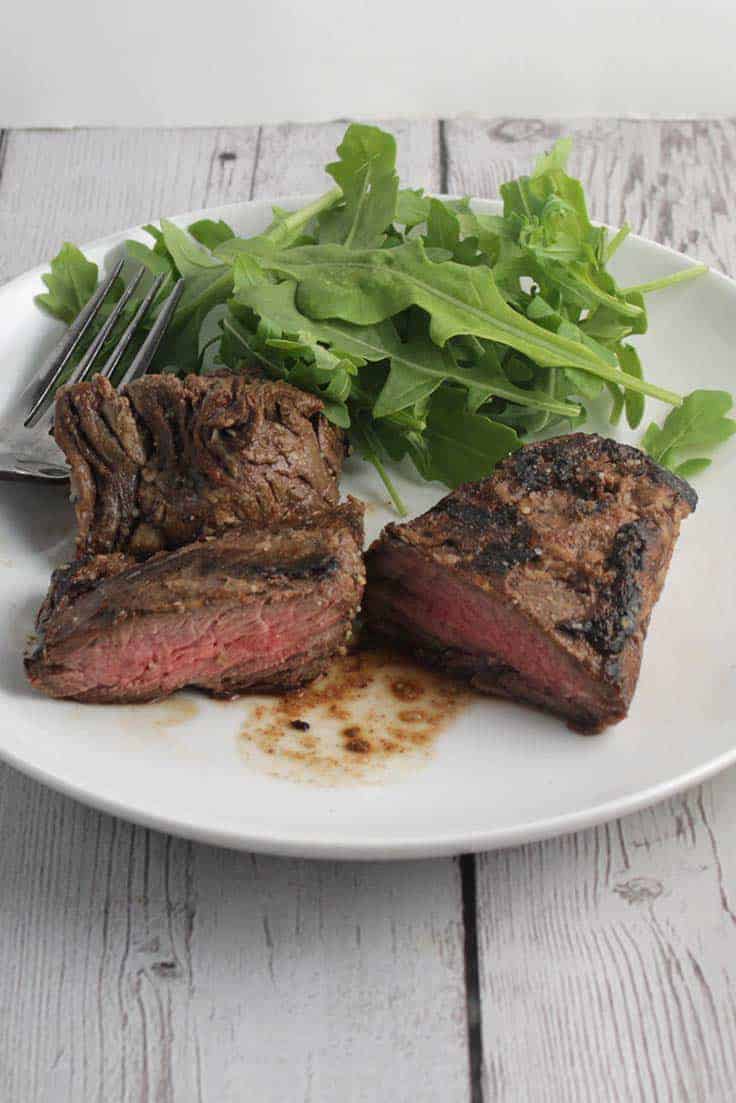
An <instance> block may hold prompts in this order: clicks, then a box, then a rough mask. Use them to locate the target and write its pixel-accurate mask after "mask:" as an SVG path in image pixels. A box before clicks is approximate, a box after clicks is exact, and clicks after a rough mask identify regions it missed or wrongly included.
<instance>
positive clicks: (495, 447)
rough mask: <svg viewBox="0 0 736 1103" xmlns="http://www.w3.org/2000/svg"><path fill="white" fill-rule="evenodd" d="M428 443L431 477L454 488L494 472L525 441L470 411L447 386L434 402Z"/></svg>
mask: <svg viewBox="0 0 736 1103" xmlns="http://www.w3.org/2000/svg"><path fill="white" fill-rule="evenodd" d="M424 445H425V448H426V450H427V461H428V463H427V469H426V470H427V474H428V477H429V478H433V479H437V480H438V481H439V482H442V483H445V485H446V486H449V487H451V488H453V489H454V488H455V487H456V486H460V484H461V483H464V482H472V481H474V480H476V479H482V478H483V477H484V476H485V475H488V474H490V472H491V471H492V470H493V468H494V466H495V465H496V464H497V463H498V461H499V460H501V459H503V457H504V456H508V454H509V453H510V452H515V451H516V450H517V449H518V448H520V447H521V441H520V440H519V438H518V436H517V435H516V433H515V432H514V430H513V429H511V428H509V427H508V426H507V425H502V424H500V423H499V422H497V421H492V420H491V418H489V417H486V415H485V414H471V413H469V412H468V410H467V409H466V408H465V404H464V402H463V401H462V395H460V394H458V392H456V391H453V390H451V389H450V388H443V389H442V391H441V392H439V393H438V394H436V395H435V396H434V398H433V400H432V402H431V403H430V408H429V415H428V418H427V429H426V433H425V435H424Z"/></svg>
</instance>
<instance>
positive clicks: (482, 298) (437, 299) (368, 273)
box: [262, 241, 679, 403]
mask: <svg viewBox="0 0 736 1103" xmlns="http://www.w3.org/2000/svg"><path fill="white" fill-rule="evenodd" d="M262 263H263V265H264V267H265V268H267V269H271V270H273V271H275V272H277V273H278V274H280V275H282V276H291V277H293V278H294V279H296V280H298V281H299V290H298V295H297V301H298V304H299V306H300V308H301V309H302V310H303V311H304V313H306V314H308V315H310V317H314V318H342V319H344V320H345V321H349V322H354V323H357V324H359V325H360V324H363V325H366V324H368V325H369V324H371V323H376V322H381V321H384V320H385V319H386V318H389V317H391V316H392V315H394V314H399V313H401V311H403V310H405V309H406V308H407V307H409V306H411V305H415V306H419V307H421V308H422V309H423V310H425V311H426V312H427V314H428V315H429V317H430V324H429V336H430V338H431V339H432V341H433V342H434V343H435V344H436V345H439V346H440V347H441V346H443V345H444V344H445V343H446V342H447V341H448V340H449V338H451V337H454V336H456V335H458V334H469V335H471V336H475V337H485V338H486V339H488V340H491V341H498V342H500V343H501V344H504V345H508V346H510V347H511V348H515V349H518V351H519V352H523V353H524V354H525V355H527V356H529V357H530V358H531V359H533V360H534V361H535V362H536V363H538V364H541V365H543V366H545V367H574V368H577V369H578V370H579V371H581V372H589V373H590V374H592V375H597V376H599V377H600V378H601V379H608V380H609V381H610V382H612V383H620V382H622V380H624V381H625V382H626V386H627V387H629V388H630V389H631V390H635V391H639V392H640V393H642V394H650V395H653V396H655V397H657V398H661V399H662V400H663V401H665V402H671V403H677V402H678V401H679V399H678V397H677V395H676V394H674V393H673V392H672V391H667V390H665V389H664V388H662V387H658V386H655V384H653V383H647V382H645V381H644V380H639V379H636V378H635V377H632V378H626V377H625V376H624V374H623V373H622V372H621V370H620V369H619V368H613V367H611V365H610V364H609V363H607V362H606V361H605V360H604V359H603V358H602V357H601V356H600V355H598V354H597V353H596V352H595V351H594V350H593V349H592V348H590V347H588V346H587V345H586V344H583V343H578V342H577V341H575V340H571V339H570V338H569V337H567V336H564V337H561V336H559V335H558V334H552V333H549V332H548V331H546V330H544V329H542V328H541V327H540V326H538V325H536V324H535V323H534V322H532V321H530V320H529V319H527V318H525V317H524V316H523V315H521V314H519V313H518V312H517V311H515V310H513V308H512V307H510V306H509V305H508V303H506V301H505V300H504V299H503V297H502V296H501V295H500V294H499V292H498V289H497V288H496V285H495V283H494V281H493V278H492V276H491V275H490V274H489V272H488V271H487V270H486V269H483V268H479V267H467V266H465V265H461V264H457V263H455V262H452V261H443V262H441V263H438V264H436V263H434V262H433V261H432V260H431V259H430V258H429V256H428V255H427V252H426V250H425V248H424V245H423V244H422V242H420V241H411V242H407V243H406V244H405V245H401V246H398V247H397V248H395V249H378V250H363V251H357V250H356V251H353V252H347V251H345V250H344V249H342V248H341V247H340V246H333V245H313V246H302V247H297V248H294V249H290V250H283V251H281V252H275V253H274V254H273V255H271V256H266V257H264V258H263V259H262Z"/></svg>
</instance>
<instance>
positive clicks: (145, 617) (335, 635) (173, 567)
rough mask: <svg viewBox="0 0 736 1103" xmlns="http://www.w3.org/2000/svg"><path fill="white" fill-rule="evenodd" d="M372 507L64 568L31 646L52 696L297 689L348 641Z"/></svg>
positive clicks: (349, 506) (146, 697) (40, 680)
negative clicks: (366, 513)
mask: <svg viewBox="0 0 736 1103" xmlns="http://www.w3.org/2000/svg"><path fill="white" fill-rule="evenodd" d="M362 548H363V506H362V503H359V502H356V501H355V500H354V499H349V500H348V501H347V502H346V503H345V504H344V505H341V506H338V507H337V508H335V509H333V510H331V511H329V512H327V513H324V514H322V515H321V516H320V517H316V518H314V519H311V520H305V521H302V522H299V523H296V524H294V525H293V526H291V525H290V526H288V527H287V526H286V525H282V526H274V527H271V528H270V529H262V530H260V531H258V532H254V531H253V530H252V529H251V528H250V527H248V526H239V527H235V528H231V529H228V530H227V531H226V532H224V533H223V534H222V535H220V536H216V537H207V538H205V539H203V540H200V541H198V542H196V543H194V544H190V545H188V546H187V547H184V548H180V549H178V550H176V551H170V552H161V553H160V554H158V555H156V556H153V557H152V558H150V559H148V560H147V561H146V562H144V563H140V562H138V561H136V560H134V559H132V558H131V557H129V556H125V555H122V554H120V553H115V554H111V555H101V556H95V557H93V558H91V559H88V560H82V561H80V562H77V563H73V564H72V565H71V566H69V567H65V568H62V569H61V570H58V571H56V572H55V574H54V575H53V577H52V581H51V589H50V591H49V595H48V597H47V599H46V601H45V602H44V605H43V607H42V609H41V612H40V613H39V617H38V623H37V631H38V635H39V642H38V644H37V645H36V647H35V648H34V650H33V651H32V653H31V654H29V655H28V656H27V658H26V670H27V673H28V677H29V679H30V681H31V682H32V684H33V685H34V686H36V687H37V688H38V689H40V690H42V691H43V692H44V693H47V694H49V695H50V696H52V697H71V698H74V699H76V700H79V701H94V702H112V701H117V702H132V701H151V700H155V699H157V698H160V697H165V696H167V694H169V693H172V692H173V691H174V690H176V689H180V688H181V687H183V686H187V685H192V686H199V687H200V688H201V689H204V690H206V691H207V692H209V693H211V694H213V695H214V696H217V697H232V696H234V695H236V694H238V693H241V692H243V691H245V690H253V689H273V688H279V689H288V688H291V687H293V686H298V685H301V684H303V683H304V682H307V681H309V680H311V679H312V678H315V677H316V676H317V675H318V674H320V673H321V672H322V671H323V670H324V669H325V667H326V665H327V663H328V661H329V659H330V658H331V657H332V656H333V655H334V654H335V653H336V652H337V651H339V650H340V648H342V647H343V646H344V645H345V641H346V639H347V637H348V634H349V632H350V630H351V627H352V624H353V620H354V618H355V615H356V612H357V610H358V607H359V605H360V600H361V595H362V593H363V586H364V581H365V576H364V568H363V558H362Z"/></svg>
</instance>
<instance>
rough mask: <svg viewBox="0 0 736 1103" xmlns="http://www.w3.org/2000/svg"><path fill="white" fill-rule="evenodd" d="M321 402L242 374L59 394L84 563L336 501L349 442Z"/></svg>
mask: <svg viewBox="0 0 736 1103" xmlns="http://www.w3.org/2000/svg"><path fill="white" fill-rule="evenodd" d="M322 408H323V407H322V403H321V401H320V400H319V398H317V397H315V396H313V395H309V394H306V393H305V392H303V391H299V390H297V389H296V388H295V387H291V386H289V384H287V383H280V382H269V381H252V380H250V379H248V378H244V377H240V376H236V375H226V374H220V375H213V376H188V377H187V378H186V379H184V380H181V379H178V378H177V377H176V376H174V375H151V376H145V377H143V378H142V379H139V380H136V381H135V382H133V383H131V384H129V385H128V387H126V388H124V390H123V392H122V393H120V394H118V393H117V392H116V391H115V390H114V389H113V387H112V386H111V385H110V383H109V382H108V381H107V380H106V379H104V378H103V377H102V376H99V375H98V376H95V377H94V378H93V379H92V380H90V381H89V382H86V383H77V384H74V385H72V386H69V387H65V388H62V389H61V390H60V391H59V395H58V397H57V402H56V421H55V435H56V439H57V442H58V444H59V446H60V447H61V449H62V450H63V452H64V453H65V455H66V457H67V460H68V461H69V465H70V467H71V483H72V495H73V498H74V500H75V503H76V511H77V521H78V525H79V537H78V541H77V554H78V556H79V557H82V556H86V555H95V554H106V553H108V552H114V551H122V552H127V553H130V554H133V555H135V556H137V557H138V558H145V557H146V556H148V555H152V554H154V553H155V552H158V551H161V550H163V549H167V548H175V547H181V546H182V545H184V544H188V543H191V541H193V540H196V539H198V538H199V537H200V536H203V535H207V534H210V533H214V532H219V531H221V530H222V529H224V528H226V527H227V526H229V525H237V524H242V523H244V522H250V523H252V524H257V525H262V524H270V523H272V522H275V521H279V520H282V519H286V518H290V517H294V518H296V517H303V516H306V515H307V514H309V513H311V512H315V511H317V510H321V509H327V508H330V507H331V506H334V505H335V504H336V503H337V500H338V497H339V492H338V485H337V480H338V478H339V475H340V469H341V466H342V460H343V456H344V448H345V446H344V437H343V434H342V432H341V431H340V430H339V429H336V428H335V427H334V426H332V425H330V423H329V422H328V421H327V420H326V418H325V417H324V415H323V413H322Z"/></svg>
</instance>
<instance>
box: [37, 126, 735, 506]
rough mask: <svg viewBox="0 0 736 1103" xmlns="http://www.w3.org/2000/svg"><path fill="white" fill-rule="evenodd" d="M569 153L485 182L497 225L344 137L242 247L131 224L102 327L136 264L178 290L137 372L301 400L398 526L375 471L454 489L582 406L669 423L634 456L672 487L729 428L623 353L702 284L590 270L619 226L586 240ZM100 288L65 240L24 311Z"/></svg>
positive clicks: (353, 133)
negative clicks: (305, 201) (368, 470)
mask: <svg viewBox="0 0 736 1103" xmlns="http://www.w3.org/2000/svg"><path fill="white" fill-rule="evenodd" d="M570 147H571V142H570V141H569V139H566V140H563V141H560V142H558V143H557V144H556V146H555V147H554V149H553V150H552V151H551V152H550V153H549V154H547V155H546V156H543V157H541V158H540V159H539V161H538V163H537V166H536V168H535V169H534V171H533V173H532V174H531V175H530V176H522V177H519V178H518V179H517V180H512V181H510V182H509V183H507V184H503V185H502V187H501V198H502V200H503V214H499V215H490V214H481V213H478V212H476V211H474V210H473V209H472V204H471V203H470V201H469V200H468V199H458V200H441V199H437V198H434V197H432V196H429V195H426V194H425V193H424V192H423V191H422V189H412V188H402V187H401V186H400V182H399V178H398V175H397V173H396V142H395V140H394V138H393V136H392V135H391V134H388V133H386V132H385V131H382V130H380V129H378V128H377V127H373V126H365V125H359V124H353V125H351V126H349V127H348V128H347V130H346V132H345V135H344V137H343V140H342V142H341V144H340V146H339V147H338V150H337V156H338V159H337V160H336V161H334V162H333V163H331V164H329V165H327V172H328V174H329V175H330V176H331V177H332V179H333V180H334V182H335V186H334V187H333V188H331V189H330V190H329V191H327V192H326V193H325V194H324V195H323V196H322V197H321V198H320V199H317V200H316V201H315V202H313V203H310V204H309V205H308V206H305V207H304V208H302V209H301V210H298V211H294V212H287V211H284V210H281V209H279V208H274V211H273V220H272V222H271V224H270V225H269V226H268V228H267V229H266V230H264V232H263V233H261V234H258V235H257V236H255V237H250V238H242V237H238V236H236V234H235V233H234V232H233V230H232V229H231V228H230V227H229V226H228V225H227V224H226V223H225V222H222V221H213V220H210V219H204V220H201V221H199V222H195V223H194V224H193V225H191V226H189V228H188V229H187V230H184V229H182V228H180V227H178V226H176V225H174V223H172V222H169V221H167V220H166V219H162V221H161V225H160V226H158V227H157V226H146V227H144V229H145V230H146V232H147V233H148V234H149V235H150V238H151V244H150V245H144V244H142V243H140V242H137V241H129V242H127V243H126V249H127V254H128V258H129V263H128V264H127V265H126V268H125V269H124V270H123V275H122V277H121V279H120V280H119V281H118V286H116V287H115V288H114V289H113V293H112V295H111V296H109V297H108V302H107V304H106V308H105V311H107V312H109V310H110V309H111V308H112V304H113V302H114V300H115V299H116V298H117V297H119V296H120V294H121V293H122V291H123V288H124V286H125V282H126V280H127V279H129V278H130V277H131V275H132V273H133V272H134V271H135V269H136V267H137V266H139V265H141V264H143V265H145V267H146V268H147V269H148V270H149V271H150V273H151V278H153V277H155V276H156V275H159V274H160V273H163V274H164V275H165V276H166V280H165V282H164V284H163V286H162V288H161V290H160V292H159V300H158V301H159V304H160V302H162V301H163V299H164V298H165V297H166V295H167V294H168V292H169V290H170V289H171V285H172V283H173V282H174V281H175V280H177V279H179V278H180V277H182V278H183V279H184V280H185V290H184V294H183V296H182V298H181V301H180V303H179V306H178V309H177V311H176V314H175V315H174V318H173V321H172V323H171V326H170V328H169V331H168V333H167V335H166V337H165V339H164V341H163V343H162V345H161V346H160V348H159V351H158V353H157V356H156V360H155V362H154V365H153V370H154V371H172V372H176V373H178V374H182V375H184V374H187V373H190V372H205V373H206V372H209V371H212V370H216V369H218V368H222V367H223V366H226V367H228V368H230V369H231V370H233V371H238V370H241V369H242V368H243V367H244V366H246V365H250V366H252V365H257V366H258V367H259V368H260V369H261V370H262V372H263V373H264V374H265V375H266V376H269V377H271V378H273V379H283V380H286V381H288V382H289V383H291V384H293V385H294V386H296V387H300V388H302V389H303V390H307V391H311V392H314V393H316V394H318V395H319V396H320V398H321V399H322V400H323V402H324V405H325V412H326V414H327V416H328V417H329V418H330V420H331V421H333V422H334V423H335V424H337V425H340V426H341V427H343V428H344V429H345V430H346V431H347V433H348V434H349V437H350V440H351V442H352V444H353V445H354V446H355V448H356V449H357V450H358V452H359V453H360V454H361V455H362V456H364V457H365V459H366V460H368V461H369V462H370V463H372V464H373V465H374V467H375V468H376V470H377V472H378V474H379V475H380V477H381V479H382V480H383V482H384V484H385V486H386V489H387V490H388V492H389V494H390V496H391V498H392V500H393V502H394V504H395V506H396V508H397V510H398V511H399V512H400V513H403V512H404V505H403V503H402V501H401V499H400V497H399V495H398V493H397V491H396V489H395V487H394V485H393V483H392V481H391V477H390V474H389V468H390V465H391V463H396V462H399V461H402V460H404V459H406V458H408V459H409V460H410V461H411V462H412V463H413V464H414V466H415V468H416V470H417V471H418V472H419V474H420V475H421V476H422V477H423V478H425V479H430V480H438V481H439V482H442V483H445V484H446V485H447V486H449V487H455V486H457V485H458V484H459V483H461V482H465V481H467V480H472V479H478V478H480V477H482V476H483V475H486V474H488V473H489V472H490V471H491V470H492V468H493V466H494V465H495V464H496V463H497V462H498V461H499V460H500V459H502V458H503V457H504V456H506V455H508V453H510V452H512V451H514V450H515V449H516V448H519V447H520V445H521V444H522V443H523V442H524V441H525V440H526V439H528V438H530V437H531V436H533V435H535V434H538V433H541V432H543V431H544V433H545V434H549V432H550V431H551V430H553V429H554V430H555V431H557V432H566V431H569V430H572V429H578V428H580V427H581V426H583V425H584V424H585V422H586V420H587V419H588V416H589V411H592V410H593V409H595V411H596V412H597V415H598V416H600V413H601V411H603V412H604V413H605V414H606V415H607V417H608V420H609V421H610V423H611V425H616V424H617V423H618V422H619V421H620V419H621V418H622V417H625V418H626V421H627V422H628V425H629V426H630V427H631V428H632V429H636V428H637V427H638V426H639V425H640V424H641V422H642V420H643V417H644V408H645V400H646V397H647V396H650V397H652V398H655V399H658V400H660V401H661V402H663V403H667V404H669V405H670V406H671V407H672V410H671V412H670V413H669V415H668V416H667V417H666V419H665V421H664V424H663V425H662V426H661V427H660V426H659V425H658V424H655V423H653V424H651V425H650V426H649V428H648V429H647V430H646V432H645V433H644V435H643V438H642V441H641V445H642V447H643V448H644V449H645V450H647V451H648V452H649V453H650V454H651V455H652V456H653V457H654V458H655V459H657V460H658V461H659V462H660V463H663V464H665V465H666V466H668V467H670V468H671V469H672V470H673V471H676V472H677V473H679V474H680V475H683V476H684V477H686V478H689V477H691V476H693V475H695V474H697V473H698V472H700V471H702V470H703V468H704V467H706V466H707V465H708V464H709V462H710V460H709V459H708V457H707V455H704V453H707V452H709V451H710V450H711V448H712V447H713V446H714V445H716V444H718V443H720V442H722V441H724V440H726V439H727V438H728V437H729V436H731V434H732V433H733V432H734V430H735V429H736V422H734V421H733V420H731V419H730V418H728V417H727V416H726V415H727V413H728V411H729V410H730V409H731V406H732V399H731V396H730V395H728V394H726V393H725V392H723V391H706V390H697V391H694V392H693V393H692V394H690V395H688V396H686V397H684V398H683V397H682V396H680V395H678V394H675V393H673V392H672V391H670V390H667V389H665V388H663V387H660V386H658V385H656V384H655V383H652V382H650V381H649V380H648V379H646V378H645V374H644V371H643V368H642V364H641V361H640V359H639V355H638V353H637V351H636V349H635V347H634V345H633V344H631V343H630V342H629V338H630V337H631V336H632V335H634V334H641V333H644V332H645V331H646V328H647V309H646V296H647V295H648V294H650V293H651V292H654V291H658V290H660V289H662V288H664V287H667V286H668V285H670V284H673V283H679V282H682V281H683V280H690V279H694V278H696V277H697V276H699V275H701V274H702V273H703V272H704V271H706V269H705V268H704V267H703V266H701V265H697V266H692V267H690V268H685V269H683V270H681V271H679V272H677V273H676V274H675V275H672V276H670V277H667V278H665V279H662V280H658V281H654V282H652V283H648V284H643V285H640V286H638V287H619V286H618V284H617V283H616V281H615V279H614V278H613V276H612V275H611V274H610V272H609V271H608V270H607V265H608V262H609V261H610V259H611V257H612V256H613V254H614V253H615V251H616V250H617V249H618V248H619V246H620V245H621V244H622V242H623V241H624V239H625V238H626V236H627V234H628V232H629V227H628V226H624V227H622V228H621V229H620V230H619V231H618V232H617V233H616V234H614V235H611V234H609V231H608V230H607V229H606V228H604V227H601V226H595V225H593V224H592V223H591V221H590V218H589V216H588V210H587V204H586V200H585V194H584V191H583V187H582V185H581V183H580V181H579V180H575V179H574V178H573V177H571V176H569V175H568V174H567V171H566V165H567V159H568V156H569V153H570ZM98 278H99V273H98V269H97V265H95V264H93V263H91V262H90V261H88V260H87V259H86V258H85V257H84V255H83V254H82V253H81V252H80V251H79V249H77V248H76V247H75V246H74V245H71V244H69V243H67V244H65V245H64V246H63V247H62V249H61V251H60V252H59V254H58V256H57V257H55V259H54V260H53V261H52V263H51V271H50V273H48V274H47V275H46V276H44V281H45V283H46V286H47V288H48V290H47V292H46V293H45V294H43V295H39V296H38V298H37V301H38V303H39V304H40V305H41V306H42V307H43V308H44V309H45V310H46V311H48V312H49V313H51V314H52V315H54V317H56V318H59V319H61V320H63V321H65V322H66V323H69V322H71V321H72V320H73V319H74V317H75V316H76V315H77V313H78V312H79V310H80V309H81V307H82V306H83V305H84V303H85V302H86V301H87V300H88V299H89V297H90V296H91V295H92V294H93V292H94V290H95V288H96V286H97V283H98ZM148 282H149V281H142V283H141V285H140V287H139V289H138V290H137V292H136V294H134V295H133V297H132V298H131V300H130V302H129V303H128V304H127V306H126V309H125V310H124V311H123V314H122V316H121V318H120V320H119V322H118V326H117V327H116V329H115V330H114V331H113V333H112V335H111V337H110V338H109V341H110V344H111V345H112V344H114V343H115V341H116V340H117V337H118V335H119V332H120V331H122V328H123V327H124V326H125V325H126V323H127V321H128V320H129V319H130V317H131V315H132V313H133V312H134V311H135V309H136V305H137V303H138V302H139V301H140V298H141V297H142V295H143V294H145V291H146V285H147V283H148ZM105 311H103V315H102V317H101V318H100V319H99V320H98V325H101V324H102V321H103V320H104V315H105ZM154 316H155V310H154V312H153V314H152V316H151V319H150V321H152V320H153V317H154ZM149 324H150V322H149ZM93 336H94V333H91V334H88V336H87V342H88V341H89V340H91V339H92V337H93ZM83 351H84V348H81V349H80V350H79V352H78V355H81V354H82V353H83ZM103 353H104V350H103ZM134 353H135V348H133V349H131V350H130V351H129V353H128V357H130V356H132V355H134ZM127 362H128V359H127V358H126V359H124V361H123V362H122V363H121V364H120V366H119V368H118V372H119V373H120V374H122V372H124V370H125V367H126V364H127ZM72 366H73V365H72ZM70 370H71V368H70ZM113 382H114V379H113Z"/></svg>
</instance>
